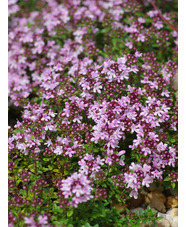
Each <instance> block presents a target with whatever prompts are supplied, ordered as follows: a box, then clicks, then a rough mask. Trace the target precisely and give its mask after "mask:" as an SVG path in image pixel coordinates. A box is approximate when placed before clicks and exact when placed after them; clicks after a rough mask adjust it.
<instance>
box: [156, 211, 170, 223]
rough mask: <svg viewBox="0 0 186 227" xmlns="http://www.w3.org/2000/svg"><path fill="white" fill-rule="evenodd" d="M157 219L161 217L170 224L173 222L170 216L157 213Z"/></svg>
mask: <svg viewBox="0 0 186 227" xmlns="http://www.w3.org/2000/svg"><path fill="white" fill-rule="evenodd" d="M157 217H163V218H165V219H167V220H168V221H169V222H170V223H172V220H173V218H172V216H171V214H167V213H166V214H163V213H160V212H158V213H157Z"/></svg>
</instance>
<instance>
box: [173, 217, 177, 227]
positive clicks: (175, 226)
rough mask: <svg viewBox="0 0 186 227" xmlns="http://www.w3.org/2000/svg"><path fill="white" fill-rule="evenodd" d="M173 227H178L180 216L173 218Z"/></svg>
mask: <svg viewBox="0 0 186 227" xmlns="http://www.w3.org/2000/svg"><path fill="white" fill-rule="evenodd" d="M171 227H178V216H175V217H174V218H173V221H172V223H171Z"/></svg>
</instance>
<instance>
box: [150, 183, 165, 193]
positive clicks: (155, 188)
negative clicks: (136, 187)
mask: <svg viewBox="0 0 186 227" xmlns="http://www.w3.org/2000/svg"><path fill="white" fill-rule="evenodd" d="M147 189H148V190H149V191H150V192H154V191H158V192H163V191H164V187H163V186H162V185H161V184H160V185H158V186H157V184H156V183H155V182H153V183H151V184H150V185H149V187H148V188H147Z"/></svg>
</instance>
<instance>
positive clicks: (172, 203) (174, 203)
mask: <svg viewBox="0 0 186 227" xmlns="http://www.w3.org/2000/svg"><path fill="white" fill-rule="evenodd" d="M166 207H167V208H175V207H178V199H176V198H175V197H173V196H168V197H167V202H166Z"/></svg>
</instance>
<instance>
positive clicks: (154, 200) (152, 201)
mask: <svg viewBox="0 0 186 227" xmlns="http://www.w3.org/2000/svg"><path fill="white" fill-rule="evenodd" d="M165 202H166V197H165V195H164V194H163V193H162V192H158V191H154V192H150V193H148V194H147V195H146V196H145V204H146V205H149V206H150V207H151V208H154V209H156V210H157V211H159V212H162V213H165V212H166V209H165V205H164V204H165Z"/></svg>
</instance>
